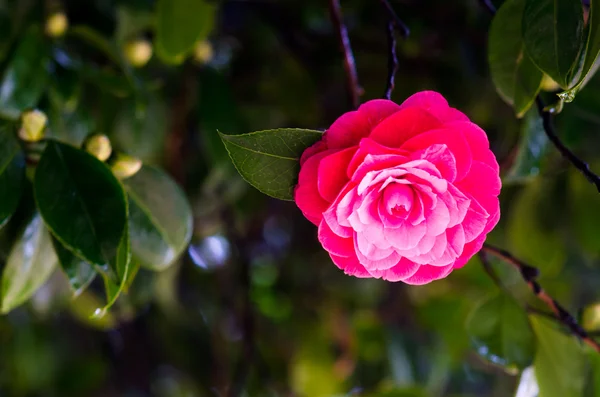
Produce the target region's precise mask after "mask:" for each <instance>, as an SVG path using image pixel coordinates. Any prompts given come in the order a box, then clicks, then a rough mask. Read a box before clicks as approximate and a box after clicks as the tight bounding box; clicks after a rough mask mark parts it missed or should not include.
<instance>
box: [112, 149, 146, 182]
mask: <svg viewBox="0 0 600 397" xmlns="http://www.w3.org/2000/svg"><path fill="white" fill-rule="evenodd" d="M140 168H142V160H140V159H138V158H136V157H132V156H128V155H126V154H122V153H119V154H118V155H117V156H116V157H115V159H114V160H113V161H112V164H111V169H112V172H113V174H115V176H116V177H117V178H119V179H126V178H129V177H131V176H134V175H135V174H136V173H137V172H138V171H139V170H140Z"/></svg>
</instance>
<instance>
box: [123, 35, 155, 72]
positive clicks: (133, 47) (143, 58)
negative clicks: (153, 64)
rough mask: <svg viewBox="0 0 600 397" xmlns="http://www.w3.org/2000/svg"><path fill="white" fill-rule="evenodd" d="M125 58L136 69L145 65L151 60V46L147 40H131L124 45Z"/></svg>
mask: <svg viewBox="0 0 600 397" xmlns="http://www.w3.org/2000/svg"><path fill="white" fill-rule="evenodd" d="M124 51H125V57H126V58H127V60H128V61H129V63H130V64H131V65H132V66H133V67H136V68H141V67H142V66H144V65H146V64H147V63H148V61H149V60H150V58H152V44H150V42H149V41H148V40H133V41H130V42H128V43H127V44H125V48H124Z"/></svg>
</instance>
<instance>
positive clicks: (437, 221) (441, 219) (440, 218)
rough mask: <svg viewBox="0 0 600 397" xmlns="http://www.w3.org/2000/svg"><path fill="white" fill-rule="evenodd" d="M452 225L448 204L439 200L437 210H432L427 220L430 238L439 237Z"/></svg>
mask: <svg viewBox="0 0 600 397" xmlns="http://www.w3.org/2000/svg"><path fill="white" fill-rule="evenodd" d="M449 223H450V211H448V207H447V206H446V203H444V202H443V201H442V200H438V202H437V204H436V206H435V208H433V209H432V211H431V213H430V214H429V216H427V217H426V218H425V224H426V225H427V235H428V236H438V235H440V234H442V233H444V231H446V229H447V228H448V224H449Z"/></svg>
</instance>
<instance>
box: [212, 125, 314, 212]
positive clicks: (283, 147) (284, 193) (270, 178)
mask: <svg viewBox="0 0 600 397" xmlns="http://www.w3.org/2000/svg"><path fill="white" fill-rule="evenodd" d="M220 135H221V140H222V141H223V143H224V144H225V148H226V149H227V151H228V152H229V157H231V159H232V160H233V164H234V165H235V167H236V169H237V170H238V172H239V173H240V174H241V175H242V177H243V178H244V179H245V180H246V181H247V182H248V183H250V184H251V185H252V186H254V187H255V188H257V189H258V190H260V191H261V192H263V193H265V194H267V195H269V196H272V197H275V198H278V199H282V200H293V191H294V186H295V185H296V183H297V181H298V173H299V172H300V163H299V159H300V156H301V155H302V152H304V150H306V148H308V147H309V146H311V145H313V144H314V143H315V142H317V141H318V140H319V139H321V138H322V135H323V134H322V133H321V132H320V131H313V130H303V129H295V128H283V129H278V130H267V131H258V132H251V133H249V134H243V135H225V134H222V133H220Z"/></svg>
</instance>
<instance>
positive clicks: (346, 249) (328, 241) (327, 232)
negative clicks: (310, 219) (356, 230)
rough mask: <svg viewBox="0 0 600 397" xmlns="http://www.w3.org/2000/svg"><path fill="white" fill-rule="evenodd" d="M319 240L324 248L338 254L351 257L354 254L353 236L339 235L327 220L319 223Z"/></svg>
mask: <svg viewBox="0 0 600 397" xmlns="http://www.w3.org/2000/svg"><path fill="white" fill-rule="evenodd" d="M319 241H320V242H321V245H322V246H323V248H325V249H326V250H327V251H328V252H329V253H331V254H334V255H336V256H344V257H350V256H352V255H353V254H354V243H353V242H352V238H344V237H340V236H338V235H337V234H335V233H334V232H333V231H332V230H331V228H330V227H329V225H328V224H327V222H325V221H321V223H320V224H319Z"/></svg>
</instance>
